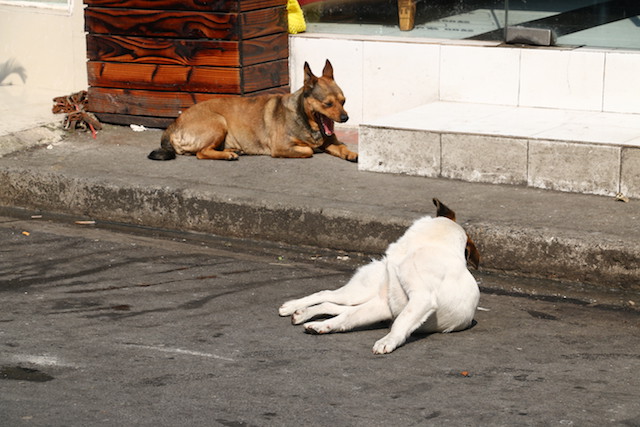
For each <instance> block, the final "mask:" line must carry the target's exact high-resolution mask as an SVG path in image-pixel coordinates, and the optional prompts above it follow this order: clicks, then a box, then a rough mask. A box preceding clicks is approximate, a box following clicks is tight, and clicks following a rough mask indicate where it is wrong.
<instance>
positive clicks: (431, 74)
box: [362, 42, 440, 119]
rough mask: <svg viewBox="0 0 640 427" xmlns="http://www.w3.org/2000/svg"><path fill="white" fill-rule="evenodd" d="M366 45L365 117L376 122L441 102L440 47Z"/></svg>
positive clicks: (363, 77)
mask: <svg viewBox="0 0 640 427" xmlns="http://www.w3.org/2000/svg"><path fill="white" fill-rule="evenodd" d="M363 44H364V57H363V61H364V65H363V75H362V86H363V93H362V102H363V107H362V108H363V117H366V118H367V119H376V118H378V117H383V116H386V115H389V114H393V113H395V112H397V111H403V110H407V109H409V108H412V107H416V106H418V105H423V104H426V103H428V102H433V101H437V100H438V97H439V87H438V86H439V84H438V82H439V77H440V74H439V72H440V66H439V62H440V61H439V55H440V46H438V45H435V44H426V45H425V44H415V43H380V42H364V43H363ZM364 88H366V90H365V89H364Z"/></svg>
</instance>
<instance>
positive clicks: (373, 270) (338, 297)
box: [278, 261, 387, 316]
mask: <svg viewBox="0 0 640 427" xmlns="http://www.w3.org/2000/svg"><path fill="white" fill-rule="evenodd" d="M386 280H387V277H386V264H385V263H384V262H383V261H372V262H371V263H369V264H367V265H365V266H362V267H360V268H359V269H358V270H357V271H356V272H355V274H354V275H353V277H352V278H351V280H349V282H348V283H347V284H346V285H344V286H343V287H341V288H338V289H336V290H333V291H320V292H316V293H314V294H311V295H309V296H306V297H304V298H299V299H294V300H290V301H287V302H285V303H284V304H282V306H281V307H280V309H279V310H278V312H279V314H280V316H290V315H292V314H293V313H294V312H296V311H297V310H300V309H302V308H305V307H310V306H312V305H316V304H320V303H323V302H332V303H335V304H340V305H358V304H362V303H363V302H365V301H368V300H370V299H371V298H373V297H374V296H376V295H377V294H378V292H379V291H380V287H381V286H383V285H384V284H385V283H386Z"/></svg>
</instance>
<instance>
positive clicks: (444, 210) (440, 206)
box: [433, 198, 456, 221]
mask: <svg viewBox="0 0 640 427" xmlns="http://www.w3.org/2000/svg"><path fill="white" fill-rule="evenodd" d="M433 204H434V205H436V216H443V217H446V218H449V219H450V220H451V221H455V220H456V213H455V212H454V211H452V210H451V209H449V208H448V207H446V206H445V205H444V203H442V202H440V200H438V199H436V198H434V199H433Z"/></svg>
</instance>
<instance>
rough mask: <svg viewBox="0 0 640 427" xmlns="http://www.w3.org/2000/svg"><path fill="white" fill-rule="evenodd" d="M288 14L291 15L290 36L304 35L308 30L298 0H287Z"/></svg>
mask: <svg viewBox="0 0 640 427" xmlns="http://www.w3.org/2000/svg"><path fill="white" fill-rule="evenodd" d="M287 14H288V15H289V34H298V33H303V32H305V31H306V29H307V23H306V22H304V15H303V14H302V8H300V4H299V3H298V0H287Z"/></svg>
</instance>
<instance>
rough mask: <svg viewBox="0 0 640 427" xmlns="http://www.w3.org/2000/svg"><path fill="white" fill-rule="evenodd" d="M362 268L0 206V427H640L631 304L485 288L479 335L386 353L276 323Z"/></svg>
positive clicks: (638, 344)
mask: <svg viewBox="0 0 640 427" xmlns="http://www.w3.org/2000/svg"><path fill="white" fill-rule="evenodd" d="M361 262H363V260H362V259H359V258H357V257H355V256H353V255H349V254H343V253H335V252H330V251H318V250H314V249H305V248H290V247H288V248H285V247H280V246H278V245H274V244H259V243H256V242H249V241H241V240H228V239H217V238H208V237H206V236H194V235H178V234H176V235H163V236H154V235H152V233H146V234H131V233H123V232H121V231H113V230H105V229H100V228H96V227H95V226H93V225H90V224H74V223H73V222H70V223H59V222H50V221H48V220H47V219H46V218H35V219H16V218H10V217H0V307H1V308H2V310H1V311H0V424H1V425H3V426H21V425H26V426H94V425H105V426H116V425H118V426H122V425H140V426H146V425H149V426H159V425H162V426H178V425H190V426H196V425H207V426H217V425H219V426H270V425H274V426H298V425H305V426H327V425H334V426H382V425H385V426H386V425H394V426H396V425H397V426H409V425H448V426H451V425H455V426H475V425H478V426H499V425H504V426H515V425H544V426H550V425H565V426H566V425H575V426H585V425H594V426H601V425H622V426H637V425H640V392H639V390H640V376H639V375H638V372H640V339H639V338H640V329H639V328H638V327H639V326H640V315H639V314H638V313H637V312H634V311H622V310H610V309H609V310H607V309H603V308H601V307H597V306H588V305H579V304H573V303H571V302H567V301H554V300H536V299H531V298H523V297H516V296H509V295H495V294H488V293H483V295H482V297H481V302H480V305H481V307H482V308H483V310H482V311H478V312H477V316H476V321H477V324H476V325H475V326H474V327H473V328H472V329H470V330H467V331H464V332H460V333H455V334H449V335H430V336H421V337H415V338H414V339H412V340H410V342H409V343H407V344H406V345H405V346H403V347H401V348H399V349H398V350H396V351H395V352H394V353H392V354H390V355H385V356H376V355H373V354H372V353H371V347H372V346H373V343H374V342H375V341H376V340H377V339H378V338H380V337H381V336H383V335H384V334H385V330H384V328H385V327H386V326H385V325H380V326H379V327H375V328H371V329H368V330H362V331H358V332H351V333H345V334H335V335H324V336H314V335H308V334H305V333H304V332H303V331H302V328H301V327H294V326H292V325H291V324H290V322H289V320H288V319H286V318H281V317H278V314H277V308H278V307H279V305H280V304H281V303H282V302H283V301H285V300H287V299H290V298H292V297H299V296H303V295H306V294H308V293H311V292H314V291H317V290H320V289H326V288H334V287H337V286H340V285H342V284H344V283H345V282H346V281H347V280H348V278H349V275H350V272H351V271H353V268H355V266H356V265H358V264H359V263H361ZM479 278H480V280H481V281H483V283H485V284H487V283H488V282H490V281H491V280H498V279H497V278H492V277H491V276H479ZM516 285H517V283H516Z"/></svg>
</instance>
